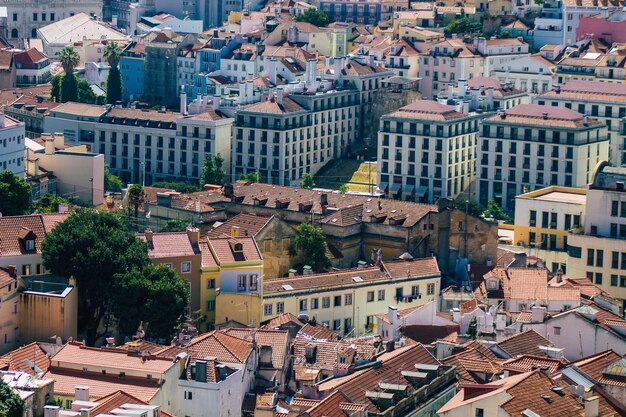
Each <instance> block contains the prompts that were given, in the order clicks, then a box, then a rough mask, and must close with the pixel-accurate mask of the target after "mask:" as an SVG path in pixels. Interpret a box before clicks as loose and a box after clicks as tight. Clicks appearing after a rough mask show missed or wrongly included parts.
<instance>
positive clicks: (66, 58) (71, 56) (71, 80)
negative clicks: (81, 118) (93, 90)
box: [59, 46, 80, 103]
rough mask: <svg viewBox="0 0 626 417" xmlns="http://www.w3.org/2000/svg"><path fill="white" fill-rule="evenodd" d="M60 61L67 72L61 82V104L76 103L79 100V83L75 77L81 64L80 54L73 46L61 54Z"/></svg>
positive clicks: (67, 47)
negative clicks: (75, 70) (75, 72)
mask: <svg viewBox="0 0 626 417" xmlns="http://www.w3.org/2000/svg"><path fill="white" fill-rule="evenodd" d="M59 61H60V62H61V65H62V66H63V71H65V76H64V77H63V80H62V81H61V94H60V96H61V100H60V101H61V102H63V103H65V102H68V101H76V100H77V99H78V82H77V80H76V76H75V75H74V68H76V66H77V65H78V63H79V62H80V56H79V55H78V52H76V51H75V50H74V48H72V47H71V46H66V47H65V48H63V49H62V50H61V52H60V53H59Z"/></svg>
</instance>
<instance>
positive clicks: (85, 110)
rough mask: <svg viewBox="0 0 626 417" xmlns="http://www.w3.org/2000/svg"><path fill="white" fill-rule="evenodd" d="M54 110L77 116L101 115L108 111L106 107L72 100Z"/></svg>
mask: <svg viewBox="0 0 626 417" xmlns="http://www.w3.org/2000/svg"><path fill="white" fill-rule="evenodd" d="M54 111H55V113H57V112H58V113H63V114H72V115H76V116H85V117H99V116H102V115H103V114H104V113H105V112H106V108H105V107H104V106H97V105H95V104H84V103H74V102H71V101H70V102H67V103H63V104H61V105H60V106H57V107H55V109H54Z"/></svg>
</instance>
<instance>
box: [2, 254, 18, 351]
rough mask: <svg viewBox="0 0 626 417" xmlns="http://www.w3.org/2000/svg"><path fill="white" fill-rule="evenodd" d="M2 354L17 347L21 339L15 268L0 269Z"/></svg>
mask: <svg viewBox="0 0 626 417" xmlns="http://www.w3.org/2000/svg"><path fill="white" fill-rule="evenodd" d="M0 294H1V297H2V303H1V304H0V319H1V320H2V325H1V326H0V353H5V352H8V351H9V350H12V349H14V348H15V346H16V345H17V341H18V339H19V319H18V318H17V317H16V313H17V311H18V305H19V294H18V292H17V274H16V272H15V268H14V267H13V266H11V267H10V268H6V267H4V268H3V267H0Z"/></svg>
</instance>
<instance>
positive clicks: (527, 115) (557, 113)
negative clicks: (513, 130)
mask: <svg viewBox="0 0 626 417" xmlns="http://www.w3.org/2000/svg"><path fill="white" fill-rule="evenodd" d="M485 120H486V121H489V122H501V123H506V124H511V123H513V124H524V125H533V126H546V127H557V128H558V127H560V128H569V129H580V128H584V127H587V126H600V125H602V124H603V123H602V122H600V121H599V120H597V119H590V118H588V119H587V120H586V121H585V120H584V119H583V115H582V114H580V113H578V112H576V111H574V110H570V109H568V108H565V107H561V106H539V105H536V104H518V105H517V106H515V107H513V108H510V109H508V110H506V117H505V118H503V116H500V115H495V116H491V117H488V118H487V119H485Z"/></svg>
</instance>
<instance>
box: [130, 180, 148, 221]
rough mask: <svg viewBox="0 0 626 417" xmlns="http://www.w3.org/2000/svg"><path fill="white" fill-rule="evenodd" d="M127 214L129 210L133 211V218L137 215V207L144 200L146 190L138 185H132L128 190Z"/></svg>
mask: <svg viewBox="0 0 626 417" xmlns="http://www.w3.org/2000/svg"><path fill="white" fill-rule="evenodd" d="M127 199H128V213H129V214H130V209H131V208H133V209H134V210H135V217H137V216H138V215H139V206H140V205H142V204H143V203H144V201H145V200H146V190H144V189H143V187H142V186H141V185H140V184H133V185H131V186H130V188H129V189H128V197H127Z"/></svg>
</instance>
